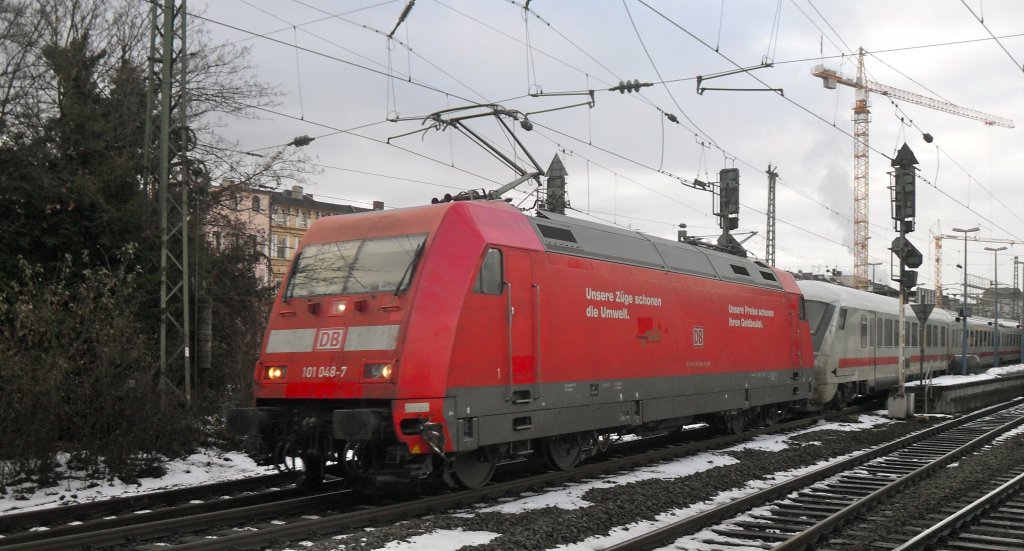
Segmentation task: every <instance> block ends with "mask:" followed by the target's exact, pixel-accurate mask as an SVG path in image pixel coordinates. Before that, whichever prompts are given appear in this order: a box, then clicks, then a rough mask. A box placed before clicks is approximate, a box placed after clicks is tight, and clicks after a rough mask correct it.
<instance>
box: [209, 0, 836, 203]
mask: <svg viewBox="0 0 1024 551" xmlns="http://www.w3.org/2000/svg"><path fill="white" fill-rule="evenodd" d="M293 1H297V0H293ZM300 3H301V2H300ZM218 23H219V22H218ZM243 31H244V30H243ZM244 32H249V31H244ZM509 38H512V39H514V37H509ZM270 40H274V39H270ZM274 41H275V42H280V41H277V40H274ZM280 43H282V44H283V45H286V46H290V45H289V44H287V43H283V42H280ZM303 49H305V48H303ZM321 55H326V54H321ZM326 57H331V56H329V55H328V56H326ZM339 61H342V62H345V60H340V59H339ZM349 63H350V62H349ZM350 64H351V63H350ZM355 65H356V66H357V67H361V66H359V65H358V64H355ZM368 70H371V71H373V70H372V69H368ZM373 72H377V73H378V74H381V73H380V72H379V71H373ZM384 76H387V75H384ZM425 87H426V88H429V89H431V90H434V91H437V89H435V88H433V87H429V86H425ZM455 97H459V96H455ZM460 99H463V100H464V101H465V98H461V97H460ZM659 111H660V110H659ZM360 137H364V136H360ZM368 139H369V138H368ZM378 141H379V140H378ZM390 145H393V144H390ZM591 145H592V144H591ZM395 147H398V146H395ZM594 147H595V148H596V149H598V150H601V151H603V152H605V153H608V154H612V155H614V156H618V157H620V158H622V159H624V160H629V161H631V162H634V163H637V164H638V165H640V166H645V167H646V165H643V163H638V162H636V161H634V160H632V159H628V158H626V157H624V156H621V155H618V154H616V153H614V152H612V151H610V150H608V149H606V148H601V147H598V146H594ZM715 147H718V148H719V149H721V148H720V147H719V146H717V144H716V145H715ZM399 149H402V150H405V151H407V152H411V153H415V152H413V151H411V150H408V149H406V148H402V147H399ZM722 151H723V153H725V154H726V156H731V157H733V158H736V156H734V155H730V154H728V152H726V151H725V150H722ZM417 155H420V156H423V155H421V154H418V153H417ZM423 157H425V158H430V157H426V156H423ZM430 159H431V160H432V161H434V162H439V161H437V160H436V159H432V158H430ZM741 160H742V159H741ZM743 162H744V163H745V164H749V163H746V162H745V161H743ZM453 168H456V169H459V167H453ZM646 168H650V169H652V170H655V171H656V172H659V173H661V174H664V175H666V176H669V177H670V178H674V179H676V180H678V181H680V182H682V183H689V182H688V181H687V180H686V179H685V178H682V177H680V176H677V175H674V174H671V173H668V172H666V171H664V170H660V171H659V170H656V169H653V167H646ZM459 170H461V169H459ZM491 181H493V180H491ZM495 183H496V182H495ZM794 189H795V188H794ZM818 204H821V205H824V204H823V203H820V202H818ZM827 210H828V209H827ZM828 211H829V212H833V213H835V211H832V210H828Z"/></svg>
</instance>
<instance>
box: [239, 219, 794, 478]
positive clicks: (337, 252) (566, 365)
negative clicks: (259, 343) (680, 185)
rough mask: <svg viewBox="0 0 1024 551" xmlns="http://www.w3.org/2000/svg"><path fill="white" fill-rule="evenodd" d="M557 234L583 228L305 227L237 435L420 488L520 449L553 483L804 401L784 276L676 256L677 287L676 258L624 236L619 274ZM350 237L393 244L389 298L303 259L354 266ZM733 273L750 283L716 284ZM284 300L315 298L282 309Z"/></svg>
mask: <svg viewBox="0 0 1024 551" xmlns="http://www.w3.org/2000/svg"><path fill="white" fill-rule="evenodd" d="M551 224H555V222H552V223H551ZM574 228H575V231H577V232H578V233H581V234H583V233H585V232H586V231H588V229H587V228H584V227H575V226H572V225H571V224H569V223H564V224H562V227H561V229H559V228H556V227H554V225H552V226H550V227H548V226H545V227H541V226H540V225H539V222H536V221H534V219H531V218H529V217H527V216H525V215H523V214H522V213H520V212H519V211H517V210H516V209H514V208H513V207H511V206H509V205H507V204H506V203H504V202H497V201H471V202H454V203H447V204H440V205H432V206H427V207H418V208H412V209H402V210H396V211H388V212H374V213H360V214H354V215H346V216H337V217H330V218H327V219H324V220H320V221H317V222H316V223H315V224H314V225H313V226H312V227H311V228H310V230H309V232H308V233H307V236H306V238H305V239H304V240H303V243H302V245H301V246H300V249H299V251H298V252H297V255H296V261H295V264H293V268H292V271H293V273H292V274H290V275H289V277H288V278H287V279H286V281H285V282H284V283H283V284H282V287H281V291H280V293H279V296H278V299H277V301H276V302H275V305H274V307H273V311H272V313H271V319H270V323H269V326H268V328H267V332H266V336H265V339H264V345H263V349H262V354H261V357H260V362H259V364H258V365H257V368H256V381H255V383H256V389H255V397H256V408H252V409H250V410H244V411H242V410H240V413H239V414H238V415H237V416H236V426H237V427H238V432H241V433H249V434H254V433H257V432H258V433H261V434H263V436H264V438H265V439H268V440H270V441H275V442H276V443H274V442H271V443H272V444H274V445H275V446H276V447H277V448H278V449H293V450H301V455H302V456H303V457H304V458H305V459H306V460H307V463H309V462H310V461H320V460H321V459H322V458H325V457H326V458H328V459H331V460H336V461H338V462H339V463H340V464H342V465H344V466H345V467H346V469H347V472H349V473H351V472H353V471H365V472H372V473H381V472H385V471H388V470H389V469H398V470H402V469H405V470H411V471H415V473H416V474H417V475H418V476H419V475H423V474H424V473H427V472H430V471H431V470H437V469H436V467H437V465H436V464H435V462H436V461H437V460H438V458H440V457H441V456H444V469H443V470H444V472H445V473H446V475H447V473H449V471H450V472H451V473H452V474H453V475H454V477H455V478H456V479H457V480H458V481H459V482H461V483H463V485H468V486H472V485H477V484H479V483H482V482H485V481H486V479H488V478H489V476H490V474H489V473H490V472H493V465H494V464H495V463H497V462H498V461H501V460H504V459H509V458H514V457H518V456H521V455H522V454H523V453H526V452H529V451H531V450H532V449H533V448H534V447H539V448H541V449H543V450H544V451H545V453H546V455H547V456H548V458H549V460H553V461H554V463H555V465H556V466H559V467H562V468H564V467H566V466H567V465H569V464H573V463H574V462H575V461H578V459H579V457H580V455H581V454H582V453H583V452H582V451H581V450H584V449H587V447H588V446H590V445H592V444H595V443H596V442H597V441H598V440H599V439H600V438H601V437H602V436H606V435H607V434H610V433H616V432H619V433H621V432H629V431H639V430H642V429H644V428H650V429H653V428H657V427H663V426H671V425H672V424H680V423H683V422H689V421H691V420H693V419H698V418H699V419H707V420H710V421H720V422H724V423H725V424H726V425H731V426H733V428H740V427H742V424H743V422H749V421H759V420H763V419H765V418H772V417H774V416H775V415H776V414H778V413H780V412H781V411H783V410H785V409H786V408H792V407H800V406H801V405H802V404H805V403H806V400H807V398H808V397H809V396H810V394H811V392H812V390H813V389H812V388H811V385H812V381H813V373H812V370H813V357H812V354H811V341H810V334H809V330H808V326H807V322H806V321H805V320H803V319H802V316H801V314H802V303H801V301H802V298H801V295H800V291H799V289H798V288H797V286H796V284H795V282H794V281H793V278H792V277H791V276H790V275H789V274H787V273H785V272H782V271H777V270H773V269H771V268H768V267H767V266H763V265H755V264H754V263H753V262H751V261H749V260H746V259H742V260H741V259H739V258H738V257H729V256H728V255H725V254H724V253H715V252H708V253H703V252H694V251H697V249H695V248H694V247H692V246H687V247H689V248H688V249H687V251H688V252H687V254H690V255H691V257H693V255H697V256H699V258H698V260H699V262H698V264H700V266H699V267H698V268H695V270H696V271H691V273H685V272H687V270H688V268H686V266H685V265H683V264H680V263H678V262H677V263H676V264H678V265H682V267H681V268H679V267H674V266H675V265H673V264H672V262H673V261H672V260H670V259H668V256H667V255H668V254H670V253H671V251H669V249H667V248H666V247H668V248H671V247H682V246H681V245H677V244H669V242H660V241H659V242H655V241H653V240H652V239H650V238H646V237H643V236H640V235H639V234H635V233H633V232H620V233H623V234H625V233H629V235H627V236H625V237H622V238H623V239H625V238H626V237H628V238H630V239H633V240H634V241H635V242H637V243H639V244H640V246H643V247H647V248H650V251H651V252H650V254H651V255H654V256H652V258H655V260H654V261H644V260H643V259H641V260H640V261H638V262H636V263H634V262H632V261H631V260H629V255H630V254H631V253H630V252H629V248H630V247H631V246H632V245H630V246H626V247H624V248H622V249H621V250H623V251H625V252H623V253H622V255H624V257H625V260H622V259H618V260H619V261H616V259H617V257H615V256H614V251H613V253H608V254H606V253H602V252H601V251H593V250H587V249H586V248H585V247H586V243H583V244H582V245H579V246H577V245H575V244H574V243H575V241H576V237H575V236H574V235H573V234H572V231H573V229H574ZM551 235H554V236H555V237H554V239H556V241H557V240H563V239H565V240H568V241H565V242H564V246H562V247H561V248H559V246H561V245H558V246H553V245H552V243H556V242H555V241H552V240H551ZM396 236H398V237H396ZM620 237H621V236H620ZM388 239H394V240H396V242H395V243H391V242H389V241H386V240H388ZM581 239H583V238H581ZM645 239H647V240H646V241H645ZM356 240H363V241H359V243H364V242H371V241H373V242H374V243H378V242H381V243H385V245H381V247H382V248H387V247H392V248H391V249H388V254H391V255H392V256H389V257H387V258H388V259H389V260H387V262H385V263H391V264H389V265H393V266H404V267H405V270H406V272H405V273H403V274H402V278H401V279H399V280H397V284H396V283H395V279H396V278H395V277H393V275H394V274H392V277H391V279H389V280H387V283H380V284H378V285H376V286H375V285H374V283H372V282H367V281H358V278H356V276H355V275H345V276H344V277H345V281H346V283H345V288H346V289H347V291H346V292H345V293H328V292H326V291H325V289H330V288H333V287H332V285H334V283H332V282H331V280H332V278H333V277H335V276H333V275H332V274H334V273H335V272H332V271H331V270H330V269H327V268H324V267H323V266H319V267H317V266H316V265H315V263H316V262H317V261H318V260H316V259H317V258H319V257H317V254H321V253H322V251H324V250H326V249H325V248H331V250H332V251H334V252H333V253H331V254H333V255H334V256H330V258H331V259H335V260H333V261H337V260H336V259H338V258H343V259H344V260H345V262H343V263H342V264H345V263H356V262H358V261H359V259H358V256H359V254H364V253H363V252H362V251H364V250H368V249H364V248H362V247H363V245H359V247H360V248H359V249H358V251H360V252H359V253H358V254H357V253H356V252H354V251H356V250H357V249H356V248H354V247H355V245H353V246H352V247H349V248H346V247H347V245H346V243H355V242H356ZM374 240H384V241H374ZM632 242H633V241H631V242H630V243H632ZM339 243H340V245H339ZM417 243H418V245H417ZM557 243H562V241H557ZM557 243H556V245H557ZM414 245H416V246H415V247H414ZM349 249H351V250H349ZM414 249H415V250H414ZM577 249H578V251H579V252H578V253H577V252H576V251H577ZM691 249H692V250H691ZM346 251H347V252H346ZM396 251H397V252H396ZM655 251H658V252H655ZM684 252H686V251H684ZM365 254H366V255H367V256H369V254H368V253H365ZM645 254H646V253H645ZM304 255H305V257H304ZM403 255H404V256H403ZM602 255H604V256H602ZM658 255H660V256H662V257H663V258H662V259H661V260H660V261H659V260H657V256H658ZM323 256H325V257H327V256H329V255H327V253H323ZM350 256H351V257H353V258H351V259H350V258H349V257H350ZM712 256H713V258H712ZM407 257H409V258H407ZM396 258H398V259H401V260H402V262H399V263H397V264H395V263H394V261H395V259H396ZM638 258H639V257H638ZM688 258H689V257H688ZM694 258H695V257H694ZM324 262H326V261H324ZM643 262H647V265H638V264H642V263H643ZM303 263H305V264H303ZM659 263H660V264H659ZM406 264H407V265H406ZM684 264H685V263H684ZM339 265H341V264H339ZM345 265H346V266H347V265H349V264H345ZM659 265H660V267H659ZM303 266H306V267H307V268H308V269H309V270H313V271H314V272H315V273H316V276H315V277H313V276H308V277H307V276H304V274H306V273H307V272H304V271H303V270H304V269H306V268H303ZM309 266H313V267H312V268H309ZM712 266H715V267H714V268H712ZM730 266H731V269H732V271H733V272H735V274H745V275H746V276H749V275H750V272H751V271H753V272H755V274H754V276H757V275H758V273H759V274H760V279H757V280H756V282H754V281H755V280H754V279H751V281H752V282H753V283H751V284H744V283H742V282H744V281H746V280H745V279H744V278H743V277H745V276H743V277H741V276H735V275H734V274H732V275H729V276H728V277H731V278H733V280H727V279H728V278H727V277H726V276H721V275H720V274H721V273H722V272H723V270H728V269H729V267H730ZM328 268H329V266H328ZM296 270H298V271H297V272H296ZM382 270H383V269H382ZM382 270H379V271H382ZM399 271H400V270H399ZM346 273H347V272H346ZM395 273H397V272H395ZM360 274H361V276H365V278H366V279H367V280H375V279H374V278H376V277H377V275H379V274H377V273H375V272H374V271H373V270H370V271H367V272H360ZM304 277H306V279H303V278H304ZM338 277H341V276H338ZM352 279H355V280H356V281H355V283H351V281H350V280H352ZM293 280H295V281H298V282H299V283H298V284H296V283H294V281H293ZM375 281H376V280H375ZM380 281H381V282H384V281H385V280H384V279H381V280H380ZM355 284H358V286H355ZM296 285H297V286H298V287H302V286H303V285H306V286H307V287H308V288H309V289H312V291H310V290H309V289H307V290H306V292H305V293H303V292H300V293H298V295H304V296H292V295H291V294H290V293H291V289H293V288H296V287H295V286H296ZM353 288H354V289H355V290H356V291H358V292H352V289H353ZM282 441H287V442H288V443H287V444H286V445H282V443H281V442H282ZM554 444H557V446H555V445H554ZM566 448H567V449H569V450H570V451H569V452H564V451H556V450H563V449H566ZM572 450H575V452H573V451H572ZM279 453H280V452H279ZM357 456H358V458H356V457H357ZM410 465H411V466H412V467H410ZM488 468H490V469H491V470H490V471H488Z"/></svg>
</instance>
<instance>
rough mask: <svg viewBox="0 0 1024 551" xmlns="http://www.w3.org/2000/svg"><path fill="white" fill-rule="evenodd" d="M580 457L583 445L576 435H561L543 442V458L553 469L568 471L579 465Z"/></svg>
mask: <svg viewBox="0 0 1024 551" xmlns="http://www.w3.org/2000/svg"><path fill="white" fill-rule="evenodd" d="M582 455H583V443H582V442H580V435H578V434H563V435H561V436H552V437H551V438H547V439H545V440H544V458H545V459H546V460H547V462H548V465H550V466H551V468H553V469H558V470H559V471H568V470H569V469H571V468H573V467H575V466H576V465H579V463H580V459H581V458H582Z"/></svg>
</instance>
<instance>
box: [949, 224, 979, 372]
mask: <svg viewBox="0 0 1024 551" xmlns="http://www.w3.org/2000/svg"><path fill="white" fill-rule="evenodd" d="M953 231H958V232H963V234H964V300H963V303H962V304H963V306H962V307H961V308H960V310H962V311H961V312H960V318H961V320H963V322H964V329H963V334H962V336H961V337H962V338H961V339H960V341H961V355H960V374H961V375H967V234H969V233H973V232H976V231H978V226H974V227H973V228H968V229H966V230H963V229H960V228H953Z"/></svg>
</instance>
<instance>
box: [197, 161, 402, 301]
mask: <svg viewBox="0 0 1024 551" xmlns="http://www.w3.org/2000/svg"><path fill="white" fill-rule="evenodd" d="M233 184H234V182H231V181H226V182H224V184H223V185H233ZM231 197H232V199H231V201H229V203H230V204H231V207H230V208H227V209H225V210H224V211H223V212H225V213H226V214H227V215H228V216H229V217H231V218H233V219H235V220H237V221H241V222H242V224H243V225H244V228H245V231H246V232H247V233H249V234H250V236H251V238H252V243H253V246H254V247H255V248H256V249H257V250H258V251H259V252H260V253H262V254H263V255H265V256H266V258H267V260H268V262H264V263H260V265H259V266H258V267H257V269H256V275H257V276H258V277H260V278H261V279H265V280H266V281H267V282H268V283H277V282H279V281H281V279H282V278H283V277H284V274H285V272H287V270H288V265H289V264H290V263H291V259H292V257H293V256H294V255H295V250H296V248H298V246H299V242H300V241H301V240H302V237H303V236H304V235H306V230H307V229H309V226H310V224H312V223H313V222H314V221H315V220H318V219H320V218H323V217H325V216H336V215H342V214H353V213H356V212H365V211H368V210H371V209H367V208H362V207H354V206H352V205H342V204H338V203H328V202H325V201H318V200H316V199H314V198H313V196H312V195H311V194H308V193H304V192H303V189H302V186H298V185H295V186H292V188H291V189H290V190H286V191H264V190H249V189H240V190H238V191H236V192H234V193H232V194H231ZM383 209H384V203H383V202H381V201H374V202H373V209H372V210H383ZM211 239H212V240H213V242H214V246H215V247H216V248H220V247H221V242H220V233H219V232H217V231H216V230H214V231H213V232H212V235H211Z"/></svg>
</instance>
